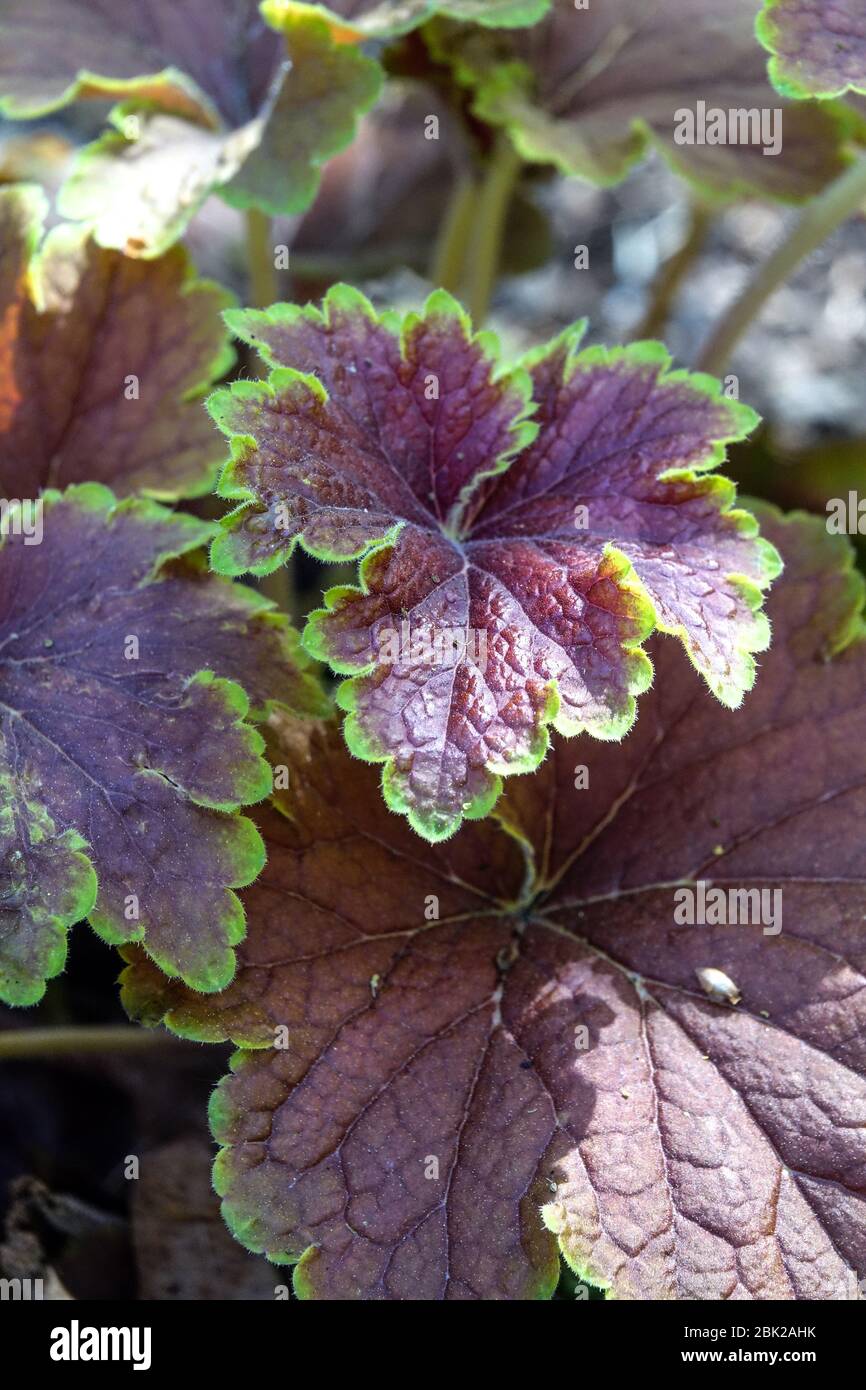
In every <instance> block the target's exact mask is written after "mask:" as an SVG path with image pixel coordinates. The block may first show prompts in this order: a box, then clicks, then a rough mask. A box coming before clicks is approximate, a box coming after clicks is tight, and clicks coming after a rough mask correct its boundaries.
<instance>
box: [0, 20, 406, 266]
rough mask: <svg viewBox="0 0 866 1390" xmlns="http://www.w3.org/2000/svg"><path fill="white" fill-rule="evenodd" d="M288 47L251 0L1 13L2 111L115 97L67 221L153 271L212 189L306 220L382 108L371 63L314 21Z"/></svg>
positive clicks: (18, 112)
mask: <svg viewBox="0 0 866 1390" xmlns="http://www.w3.org/2000/svg"><path fill="white" fill-rule="evenodd" d="M282 27H283V30H284V33H283V35H282V37H281V36H280V35H278V34H277V33H276V32H274V30H272V29H271V28H269V27H268V26H267V25H266V24H265V22H264V20H263V19H262V17H261V15H260V14H259V7H258V5H257V3H256V0H187V2H186V3H185V5H184V6H183V9H182V11H179V10H178V7H177V5H176V4H175V0H151V3H149V4H148V5H147V6H145V7H142V6H141V5H139V4H137V3H136V0H110V3H109V0H10V2H9V3H8V4H6V5H5V6H4V8H3V13H2V14H0V109H2V110H3V111H4V112H5V113H6V114H7V115H10V116H15V117H28V116H36V115H41V114H42V113H44V112H45V111H51V110H54V109H56V108H57V107H58V106H62V105H63V104H64V103H66V102H68V101H72V100H74V99H76V98H79V97H89V96H115V95H116V96H119V97H121V98H122V102H121V104H120V105H119V106H118V107H117V108H116V109H115V111H114V112H113V113H112V121H113V124H114V126H115V129H114V130H113V131H110V132H109V133H108V134H106V135H104V136H102V137H101V139H99V140H97V141H96V142H95V144H93V145H91V146H89V147H88V148H87V149H85V150H84V151H83V152H82V154H81V155H80V157H79V159H78V161H77V164H76V166H75V168H74V169H73V172H72V174H71V175H70V178H69V180H68V182H67V184H66V185H65V187H64V189H63V192H62V195H61V207H62V210H63V212H64V214H65V215H66V216H68V217H70V218H73V219H84V220H86V221H88V222H89V223H92V224H93V226H94V229H95V235H96V238H97V240H98V241H99V242H100V244H101V245H103V246H109V247H116V248H120V249H123V250H124V251H126V252H127V254H130V255H135V256H148V257H149V256H157V255H160V254H161V253H162V252H163V251H164V250H165V249H166V247H167V246H169V245H170V244H171V242H172V241H174V240H175V239H176V238H177V237H178V236H180V235H181V233H182V232H183V230H184V228H185V226H186V224H187V222H188V221H189V219H190V217H191V216H192V215H193V213H194V212H195V210H196V208H197V207H198V206H199V205H200V203H201V202H202V200H203V199H204V198H205V197H206V196H207V194H208V193H209V192H210V191H211V190H212V189H216V190H218V191H219V192H220V193H221V194H222V195H223V197H225V198H226V199H227V200H228V201H230V202H232V203H235V204H237V205H239V206H242V207H247V206H258V207H263V208H265V209H267V210H269V211H272V212H297V211H300V210H302V209H303V208H305V207H306V206H307V205H308V204H309V203H310V202H311V200H312V198H313V196H314V195H315V191H316V187H317V185H318V170H319V167H320V165H321V164H322V163H323V162H324V161H325V160H326V159H328V158H329V157H330V156H331V155H332V154H334V153H336V151H337V150H339V149H342V148H343V146H344V145H346V144H347V143H348V142H349V140H350V139H351V138H352V134H353V131H354V123H355V118H356V116H357V115H358V114H359V113H360V112H362V111H364V110H366V109H367V108H368V107H369V106H370V105H371V104H372V103H373V101H374V100H375V98H376V96H377V94H378V91H379V86H380V70H379V67H378V65H377V64H376V63H374V62H373V61H371V60H370V59H368V58H366V57H364V56H363V55H362V54H361V53H359V52H357V51H356V49H355V48H354V47H353V46H352V45H346V44H342V45H340V44H337V43H336V42H335V40H334V38H333V37H332V34H331V30H330V27H329V25H328V24H327V22H326V21H325V20H324V19H323V18H321V17H319V16H316V15H315V14H313V13H311V12H310V13H308V14H306V15H305V16H303V17H299V18H297V19H292V20H287V21H286V22H285V24H284V25H283V26H282Z"/></svg>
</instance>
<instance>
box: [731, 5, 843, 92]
mask: <svg viewBox="0 0 866 1390" xmlns="http://www.w3.org/2000/svg"><path fill="white" fill-rule="evenodd" d="M757 31H758V38H759V39H760V40H761V42H762V44H763V45H764V47H765V48H766V49H768V50H769V52H770V53H771V54H772V55H773V56H772V58H771V59H770V77H771V78H772V80H773V82H774V84H775V85H776V87H778V89H779V91H780V92H782V93H783V94H784V95H785V96H788V97H794V98H795V99H796V98H802V97H833V96H840V95H841V94H842V93H843V92H847V91H854V92H866V13H864V11H863V6H862V5H861V4H860V3H859V0H764V8H763V10H762V11H761V13H760V15H759V16H758V26H757Z"/></svg>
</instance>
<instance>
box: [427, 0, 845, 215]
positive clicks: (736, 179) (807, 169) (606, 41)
mask: <svg viewBox="0 0 866 1390" xmlns="http://www.w3.org/2000/svg"><path fill="white" fill-rule="evenodd" d="M754 22H755V4H754V0H726V3H725V4H724V5H719V4H718V3H717V0H664V3H661V0H605V3H604V4H603V5H600V4H592V5H590V6H589V7H588V8H586V9H580V10H579V9H576V8H575V6H574V4H573V3H572V0H553V8H552V11H551V13H550V15H549V16H548V17H547V18H546V19H545V20H543V21H542V22H541V23H540V24H538V25H536V26H535V27H534V28H533V29H530V30H527V31H526V32H525V33H524V32H521V31H515V32H514V33H513V34H510V35H504V34H498V35H493V34H491V35H481V34H479V33H477V32H473V31H470V30H460V29H456V28H455V29H451V30H449V29H447V28H446V29H444V30H443V31H441V32H439V33H438V34H437V35H436V36H434V37H433V40H432V41H433V43H434V49H435V51H436V52H437V53H438V55H439V56H440V57H443V58H446V59H448V60H449V61H451V62H452V63H453V64H454V66H455V70H456V72H457V74H458V76H459V77H460V79H461V80H462V81H463V82H465V83H467V84H468V85H469V86H470V87H471V88H472V89H473V91H474V109H475V111H476V114H478V115H479V116H480V117H481V118H482V119H484V120H486V121H489V122H491V123H493V124H495V125H500V126H503V127H505V128H506V129H507V130H508V131H509V133H510V135H511V138H512V140H513V141H514V143H515V145H516V146H517V148H518V150H519V151H520V153H521V154H522V155H523V156H524V158H525V159H528V160H530V161H536V162H539V163H542V164H554V165H555V166H556V167H557V168H559V169H560V170H562V171H563V172H564V173H567V174H575V175H578V176H579V177H581V178H584V179H587V180H589V181H590V182H592V183H597V184H612V183H618V182H619V181H620V180H621V179H623V178H624V177H625V176H626V174H627V173H628V172H629V170H630V169H631V168H632V167H633V166H634V164H635V163H637V162H638V161H639V160H640V159H642V158H643V157H644V156H645V155H646V153H647V152H648V150H649V149H650V148H651V147H657V148H658V149H660V150H661V152H662V154H663V155H664V157H665V158H666V159H667V160H668V161H669V162H670V163H671V164H672V165H673V167H674V168H675V169H676V170H677V171H678V172H680V173H682V174H684V175H685V176H686V177H687V178H688V179H690V180H691V181H692V182H694V183H696V184H697V185H699V187H700V188H701V189H702V190H703V191H704V192H705V193H709V194H713V195H720V196H723V197H737V196H742V195H743V194H744V193H749V192H757V193H760V194H764V195H768V196H771V197H776V198H781V199H784V200H799V199H805V198H809V197H811V196H812V195H813V194H814V193H815V192H817V191H818V190H819V189H820V188H822V187H823V186H824V184H825V183H827V182H828V181H829V180H830V179H832V178H833V177H834V176H836V175H837V174H838V173H840V172H841V170H842V169H843V168H844V167H845V164H846V162H847V158H848V155H847V151H846V145H847V142H848V140H849V139H850V138H851V136H852V135H854V134H855V133H857V134H859V135H860V136H861V137H862V136H863V133H864V130H866V125H864V123H863V122H862V120H861V119H860V118H859V117H858V116H856V115H855V114H854V113H853V112H851V111H848V110H847V109H845V108H844V107H841V106H836V105H833V106H830V105H827V104H824V105H809V106H803V105H800V104H798V103H792V104H787V103H785V102H784V101H780V99H779V96H778V93H777V92H776V91H775V90H774V88H773V87H772V86H771V84H770V82H769V81H768V78H767V73H766V63H765V60H764V56H763V54H762V52H761V49H760V46H759V45H758V44H757V43H756V41H755V35H754ZM762 113H763V114H762ZM762 122H763V124H762Z"/></svg>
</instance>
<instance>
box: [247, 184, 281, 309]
mask: <svg viewBox="0 0 866 1390" xmlns="http://www.w3.org/2000/svg"><path fill="white" fill-rule="evenodd" d="M247 267H248V270H249V300H250V304H251V305H252V306H253V308H254V309H267V307H268V306H269V305H270V304H274V303H275V302H276V300H277V299H278V298H279V295H278V293H277V272H276V268H275V266H274V247H273V237H272V234H271V219H270V218H269V217H268V215H267V213H266V212H261V211H260V210H259V209H258V208H249V209H248V210H247Z"/></svg>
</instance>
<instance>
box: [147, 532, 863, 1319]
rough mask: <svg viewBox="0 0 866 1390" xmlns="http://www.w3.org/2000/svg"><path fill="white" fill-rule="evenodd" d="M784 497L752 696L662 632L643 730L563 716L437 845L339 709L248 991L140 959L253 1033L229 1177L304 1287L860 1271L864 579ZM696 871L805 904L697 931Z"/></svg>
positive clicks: (262, 926)
mask: <svg viewBox="0 0 866 1390" xmlns="http://www.w3.org/2000/svg"><path fill="white" fill-rule="evenodd" d="M763 524H764V526H765V529H766V530H767V531H768V533H769V534H770V535H771V536H772V537H773V539H774V540H776V541H777V542H778V544H779V546H780V548H781V550H782V552H783V554H784V556H785V560H786V573H785V576H784V578H783V579H782V580H781V582H780V583H779V585H778V586H777V587H776V588H775V589H774V590H773V593H772V595H771V597H770V601H769V606H770V611H771V614H772V617H773V621H774V624H775V628H776V634H777V640H776V641H775V643H774V645H773V649H772V651H771V653H770V654H769V655H768V657H767V659H766V662H765V669H764V672H763V676H762V680H761V682H760V684H759V686H758V688H757V690H756V692H755V694H754V696H753V697H752V699H751V700H750V701H749V703H748V705H746V706H745V707H744V709H743V710H741V711H738V712H737V713H732V712H731V711H728V710H724V709H722V708H720V707H719V705H718V704H716V703H715V702H714V701H713V700H712V699H711V698H710V697H709V695H708V693H707V691H706V690H705V688H704V687H703V685H702V683H701V681H700V680H699V679H698V677H697V676H696V675H695V673H694V672H693V671H692V670H690V668H689V667H688V666H686V665H684V664H683V663H682V662H681V661H679V660H677V654H676V651H675V649H674V647H673V644H672V643H670V642H669V641H667V640H665V639H663V638H656V639H654V654H655V657H656V660H657V664H658V668H659V673H660V679H659V680H658V681H657V683H656V685H655V687H654V688H653V690H652V692H651V693H649V694H648V695H647V696H646V699H645V702H644V710H643V717H642V718H641V720H640V722H639V724H638V726H637V728H636V730H635V732H634V733H633V734H632V735H631V737H630V738H629V739H628V740H627V741H626V742H625V743H623V744H619V745H600V744H595V743H589V742H585V743H583V744H581V745H578V746H577V747H575V746H574V745H568V744H565V743H563V742H561V741H559V742H557V743H556V745H555V747H554V750H553V752H552V754H551V756H550V757H549V758H548V759H547V761H546V762H545V764H544V766H543V768H542V769H541V770H540V771H539V772H538V774H537V775H536V776H535V777H531V778H521V779H518V780H516V781H515V782H512V783H511V784H510V787H509V792H508V795H507V797H506V798H505V800H504V802H503V807H502V816H501V822H500V824H501V827H502V829H501V831H498V830H497V828H496V822H494V821H487V822H484V823H482V824H480V825H473V826H467V827H466V828H465V829H464V830H463V831H461V833H460V834H459V835H458V836H456V837H455V838H454V839H453V840H451V841H449V843H448V844H447V845H440V846H436V847H435V848H432V849H430V848H423V847H421V846H419V843H418V841H417V840H415V841H413V840H412V838H411V835H410V834H409V833H408V831H407V830H406V828H405V827H404V826H402V825H401V824H400V822H399V821H396V820H395V819H394V818H393V817H389V816H388V815H387V813H386V812H385V810H384V808H383V807H382V805H381V803H380V802H379V800H378V797H377V795H376V790H375V785H374V781H373V776H372V773H371V771H370V769H368V768H364V767H363V766H361V765H359V764H358V763H357V762H353V761H352V760H351V759H350V758H349V757H348V756H347V754H346V753H345V751H344V750H343V749H342V748H341V746H340V743H339V740H338V738H337V736H336V734H335V732H334V730H333V729H331V730H328V729H325V730H322V729H319V728H313V729H312V730H311V729H310V728H307V729H306V730H302V729H301V728H300V727H298V726H297V725H295V726H294V727H292V726H291V725H290V726H289V731H288V733H287V735H285V736H284V739H283V742H282V744H281V745H280V747H279V750H278V751H277V750H275V751H274V754H273V756H274V757H275V758H276V759H282V760H284V761H285V762H286V763H287V764H288V765H289V767H290V768H291V774H290V785H289V789H288V791H286V792H282V793H280V794H279V795H278V797H277V804H278V806H279V807H280V808H281V811H282V814H280V813H279V812H277V811H275V810H268V811H266V812H264V813H263V819H262V825H263V829H264V833H265V836H266V839H267V842H268V847H269V859H268V866H267V869H266V871H265V873H264V875H263V876H262V878H261V879H260V880H259V882H258V883H257V884H256V885H255V887H254V888H253V889H252V890H251V891H250V894H249V897H248V907H249V924H250V925H249V933H248V936H247V939H246V941H245V942H244V943H243V945H242V946H241V947H240V949H239V970H238V974H237V977H236V979H235V980H234V982H233V983H232V985H231V986H230V987H229V988H228V989H227V990H226V991H224V992H223V993H222V994H218V995H213V996H209V997H208V998H202V997H201V996H197V995H194V994H193V993H192V992H191V991H189V990H186V989H184V988H183V987H182V986H180V985H178V984H172V983H170V982H167V981H165V980H164V979H163V978H162V977H161V976H160V975H159V973H158V972H157V971H155V970H154V969H153V967H152V966H151V965H149V964H148V962H147V961H145V960H144V959H143V958H142V957H141V956H140V953H139V952H137V951H136V950H134V949H133V950H131V951H127V952H125V954H126V955H127V957H128V959H130V960H131V961H132V963H131V964H130V965H129V966H128V967H127V969H126V971H125V973H124V1000H125V1003H126V1005H127V1008H128V1009H129V1010H130V1011H131V1012H132V1013H133V1015H134V1016H136V1017H139V1018H141V1019H143V1021H145V1022H147V1023H150V1024H154V1023H156V1022H157V1021H158V1020H160V1019H163V1020H164V1021H165V1022H166V1023H167V1024H168V1026H170V1027H172V1028H174V1029H175V1030H176V1031H178V1032H180V1033H181V1034H183V1035H184V1036H188V1037H193V1038H201V1039H206V1040H209V1041H216V1040H219V1039H224V1038H231V1039H232V1040H234V1041H235V1042H236V1043H239V1044H240V1045H241V1047H242V1048H243V1049H245V1050H242V1051H240V1052H238V1053H237V1054H236V1055H235V1057H234V1058H233V1061H232V1070H231V1073H230V1074H229V1075H228V1076H227V1077H226V1078H225V1079H224V1080H223V1082H222V1083H221V1084H220V1086H219V1087H218V1088H217V1090H216V1092H215V1093H214V1096H213V1098H212V1104H211V1123H212V1127H213V1131H214V1135H215V1137H216V1138H217V1140H218V1142H219V1143H220V1144H221V1145H223V1146H224V1147H223V1149H222V1152H221V1153H220V1155H219V1157H218V1159H217V1162H216V1166H215V1171H214V1177H215V1184H216V1187H217V1190H218V1191H219V1192H220V1194H221V1196H222V1198H223V1212H224V1215H225V1217H226V1219H227V1221H228V1223H229V1225H230V1227H231V1228H232V1229H233V1230H234V1232H235V1234H236V1235H237V1237H238V1238H239V1239H240V1240H241V1242H242V1243H243V1244H245V1245H247V1246H248V1247H249V1248H250V1249H252V1250H255V1251H261V1252H265V1253H266V1254H268V1256H269V1257H270V1258H271V1259H273V1260H276V1261H278V1262H285V1261H294V1260H297V1261H299V1263H298V1265H297V1269H296V1272H295V1288H296V1290H297V1292H298V1293H299V1294H301V1295H302V1296H305V1297H319V1298H328V1299H356V1298H369V1299H377V1298H385V1299H400V1298H413V1299H419V1298H420V1299H439V1298H446V1299H452V1298H484V1299H489V1298H510V1299H523V1298H535V1297H544V1296H549V1295H550V1294H551V1293H552V1291H553V1289H554V1287H555V1285H556V1281H557V1274H558V1260H557V1244H558V1245H559V1247H560V1248H561V1250H562V1252H563V1253H564V1254H565V1256H566V1258H567V1259H568V1261H569V1262H570V1264H571V1265H572V1266H573V1267H574V1269H575V1270H576V1271H577V1272H578V1273H579V1275H580V1276H581V1277H582V1278H584V1279H586V1280H588V1281H590V1282H592V1283H594V1284H596V1285H600V1286H601V1287H604V1288H606V1289H608V1290H609V1292H610V1296H613V1297H618V1298H625V1299H658V1298H664V1299H669V1298H684V1299H723V1298H724V1299H727V1298H731V1299H740V1298H753V1299H784V1300H787V1299H804V1300H812V1299H821V1300H824V1299H831V1300H838V1299H842V1300H845V1299H852V1298H856V1297H857V1279H858V1278H862V1277H864V1275H866V1182H864V1172H866V1041H864V1040H866V881H864V878H863V873H862V846H863V838H864V831H866V704H864V701H863V689H864V681H866V642H864V628H863V623H862V618H861V616H860V609H861V605H862V598H863V582H862V579H860V578H859V577H858V576H857V575H856V574H855V572H854V571H853V570H852V568H851V560H850V551H849V550H848V547H847V545H846V544H845V543H844V542H840V541H839V540H838V539H836V538H830V537H828V536H827V534H826V531H825V530H824V528H823V526H822V525H821V523H820V521H818V520H817V519H808V520H807V519H804V518H799V519H794V518H792V519H791V520H789V521H787V522H784V521H782V520H781V519H779V518H778V517H772V516H771V515H769V514H766V515H765V518H764V522H763ZM581 764H583V765H585V766H586V767H588V768H589V778H590V781H589V789H588V790H581V791H578V790H575V771H576V768H577V767H578V766H579V765H581ZM509 832H510V833H509ZM521 847H522V848H523V849H524V851H525V855H526V858H524V857H523V856H522V855H521V854H520V853H519V850H520V848H521ZM527 860H528V862H529V864H530V867H531V874H530V875H529V877H528V879H527V880H526V881H525V882H524V869H525V866H526V862H527ZM699 878H706V879H710V880H711V881H712V882H713V883H714V884H717V885H724V886H725V887H730V888H753V887H764V888H769V889H771V890H772V889H774V888H776V887H778V888H781V891H782V893H783V921H782V931H781V932H780V933H778V934H775V935H773V934H770V935H765V934H764V933H763V931H762V929H761V927H760V926H754V925H753V926H749V925H740V926H725V927H718V926H717V927H712V926H705V927H685V926H677V925H676V924H675V921H674V909H675V898H674V893H675V890H676V888H677V887H678V886H681V885H683V884H693V883H694V882H695V881H696V880H697V879H699ZM521 884H523V886H522V887H521ZM431 894H434V895H436V896H437V898H438V910H439V920H438V921H435V920H432V918H431V911H430V903H431V898H430V895H431ZM706 968H716V969H720V970H723V971H724V972H725V973H727V974H728V975H729V976H730V978H731V979H732V980H733V981H734V982H735V983H736V984H737V986H738V987H739V989H740V991H741V994H742V1002H741V1003H740V1004H739V1005H738V1006H737V1007H736V1008H732V1007H730V1006H727V1005H723V1004H720V1003H716V1002H713V1000H711V999H710V998H709V997H708V996H707V994H706V993H705V992H704V991H703V990H702V989H701V988H700V986H699V984H698V982H697V979H696V975H695V972H696V970H701V969H706ZM277 1029H280V1030H284V1033H283V1035H282V1036H280V1037H279V1043H280V1045H279V1046H274V1045H273V1044H274V1042H275V1041H277V1036H278V1035H277V1034H276V1031H275V1030H277ZM581 1029H585V1030H586V1034H585V1037H584V1036H583V1035H582V1034H581V1032H580V1030H581ZM432 1159H435V1160H437V1162H438V1170H437V1169H436V1168H435V1167H434V1165H433V1164H432V1163H431V1160H432Z"/></svg>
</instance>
